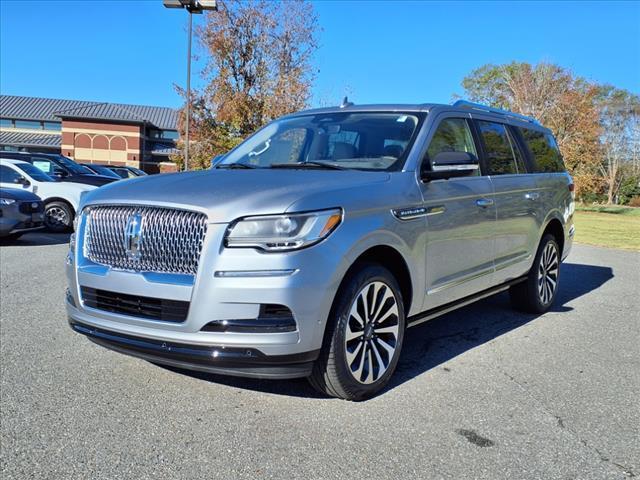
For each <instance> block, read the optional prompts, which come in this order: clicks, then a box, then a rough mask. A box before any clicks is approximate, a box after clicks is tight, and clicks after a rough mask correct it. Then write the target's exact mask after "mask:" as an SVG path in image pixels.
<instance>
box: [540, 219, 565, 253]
mask: <svg viewBox="0 0 640 480" xmlns="http://www.w3.org/2000/svg"><path fill="white" fill-rule="evenodd" d="M547 234H551V235H553V236H554V237H555V239H556V242H557V243H558V247H559V248H560V256H561V257H562V252H563V251H564V236H565V232H564V226H563V225H562V222H561V221H560V220H559V219H558V218H556V217H552V218H551V219H549V220H548V221H547V223H546V225H545V227H544V230H543V231H542V235H541V236H540V238H541V239H542V238H544V236H545V235H547Z"/></svg>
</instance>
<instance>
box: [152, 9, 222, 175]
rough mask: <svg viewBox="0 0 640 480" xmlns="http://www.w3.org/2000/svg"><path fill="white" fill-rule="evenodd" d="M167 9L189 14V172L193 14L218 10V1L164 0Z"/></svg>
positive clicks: (186, 166) (186, 148) (186, 152)
mask: <svg viewBox="0 0 640 480" xmlns="http://www.w3.org/2000/svg"><path fill="white" fill-rule="evenodd" d="M162 3H163V4H164V6H165V7H166V8H186V9H187V12H189V39H188V43H187V45H188V46H187V123H186V125H185V130H184V136H185V139H184V170H185V172H186V171H187V170H189V123H190V121H191V116H190V113H191V112H190V110H191V28H192V25H193V14H194V13H202V12H203V11H204V10H217V9H218V5H217V2H216V0H162Z"/></svg>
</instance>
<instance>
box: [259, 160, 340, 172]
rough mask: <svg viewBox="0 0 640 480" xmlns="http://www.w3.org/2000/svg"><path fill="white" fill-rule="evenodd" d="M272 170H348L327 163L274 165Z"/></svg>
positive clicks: (271, 166) (312, 162)
mask: <svg viewBox="0 0 640 480" xmlns="http://www.w3.org/2000/svg"><path fill="white" fill-rule="evenodd" d="M270 168H327V169H330V170H347V169H346V168H345V167H341V166H340V165H336V164H335V163H325V162H314V161H311V162H299V163H272V164H271V165H270Z"/></svg>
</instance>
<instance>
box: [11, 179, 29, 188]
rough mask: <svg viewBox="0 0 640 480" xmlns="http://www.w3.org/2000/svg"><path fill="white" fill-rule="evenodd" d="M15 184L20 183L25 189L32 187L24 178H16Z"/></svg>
mask: <svg viewBox="0 0 640 480" xmlns="http://www.w3.org/2000/svg"><path fill="white" fill-rule="evenodd" d="M13 182H14V183H18V184H20V185H22V186H23V187H28V186H29V185H31V182H30V181H29V180H27V179H26V178H24V177H20V178H16V179H15V180H14V181H13Z"/></svg>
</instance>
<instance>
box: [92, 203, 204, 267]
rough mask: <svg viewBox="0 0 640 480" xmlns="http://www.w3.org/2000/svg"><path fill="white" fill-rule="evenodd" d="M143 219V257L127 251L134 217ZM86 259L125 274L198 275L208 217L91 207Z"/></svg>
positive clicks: (142, 208)
mask: <svg viewBox="0 0 640 480" xmlns="http://www.w3.org/2000/svg"><path fill="white" fill-rule="evenodd" d="M136 214H139V215H140V216H141V217H142V223H141V227H140V239H141V240H140V243H139V255H138V256H137V258H133V257H132V256H131V255H130V252H129V251H128V250H127V247H126V239H125V230H126V227H127V222H128V221H129V218H130V217H131V216H132V215H136ZM85 232H86V233H85V239H84V255H85V256H86V257H87V258H88V259H89V260H91V261H92V262H95V263H99V264H102V265H108V266H111V267H115V268H121V269H125V270H134V271H144V272H162V273H181V274H189V275H195V274H196V272H197V271H198V261H199V260H200V252H201V250H202V243H203V242H204V237H205V234H206V232H207V216H206V215H204V214H202V213H198V212H189V211H185V210H174V209H170V208H157V207H146V206H129V205H126V206H99V207H91V209H90V210H89V212H88V214H87V225H86V229H85Z"/></svg>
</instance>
